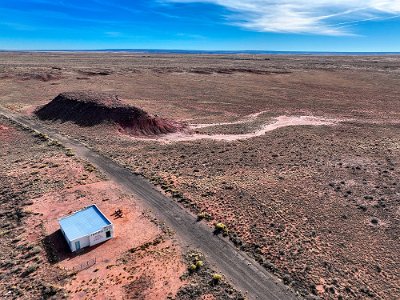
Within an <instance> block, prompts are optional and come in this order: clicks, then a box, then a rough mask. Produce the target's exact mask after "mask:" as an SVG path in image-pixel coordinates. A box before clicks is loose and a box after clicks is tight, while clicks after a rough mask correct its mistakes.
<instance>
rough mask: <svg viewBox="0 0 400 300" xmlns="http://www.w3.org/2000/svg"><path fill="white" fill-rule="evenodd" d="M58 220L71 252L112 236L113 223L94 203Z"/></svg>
mask: <svg viewBox="0 0 400 300" xmlns="http://www.w3.org/2000/svg"><path fill="white" fill-rule="evenodd" d="M58 222H59V224H60V228H61V232H62V234H63V235H64V237H65V239H66V241H67V243H68V245H69V248H70V249H71V251H72V252H75V251H77V250H79V249H82V248H85V247H89V246H94V245H96V244H98V243H101V242H104V241H106V240H109V239H111V238H112V237H113V236H114V228H113V224H112V223H111V222H110V220H108V219H107V217H106V216H105V215H104V214H103V213H102V212H101V211H100V209H99V208H98V207H97V206H96V205H95V204H93V205H90V206H88V207H85V208H83V209H81V210H78V211H76V212H74V213H73V214H71V215H69V216H66V217H63V218H61V219H59V220H58Z"/></svg>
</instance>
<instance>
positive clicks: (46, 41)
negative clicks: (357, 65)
mask: <svg viewBox="0 0 400 300" xmlns="http://www.w3.org/2000/svg"><path fill="white" fill-rule="evenodd" d="M399 16H400V0H320V1H309V0H114V1H111V0H0V49H8V50H10V49H15V50H41V49H54V50H61V49H62V50H69V49H71V50H73V49H87V50H90V49H121V48H122V49H186V50H277V51H356V52H357V51H372V52H377V51H385V52H395V51H396V52H398V51H400V17H399Z"/></svg>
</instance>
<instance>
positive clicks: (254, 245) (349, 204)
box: [0, 52, 400, 299]
mask: <svg viewBox="0 0 400 300" xmlns="http://www.w3.org/2000/svg"><path fill="white" fill-rule="evenodd" d="M75 91H94V92H102V93H110V94H116V95H118V97H119V98H120V99H121V101H123V103H125V104H127V105H132V106H135V107H139V108H141V109H143V110H144V111H146V112H147V113H149V114H151V115H154V116H157V117H160V118H165V119H169V120H173V121H174V122H175V121H176V122H179V123H180V124H184V127H185V128H186V129H185V130H183V131H178V132H175V133H169V134H161V135H155V134H152V135H143V134H142V135H135V134H129V133H127V132H125V131H124V130H121V128H120V127H118V126H117V125H115V124H111V123H107V122H103V123H99V124H91V125H90V126H88V125H87V124H86V125H85V124H81V123H79V122H76V120H75V119H71V118H68V117H65V118H62V117H59V118H56V119H52V120H44V119H40V118H38V116H37V114H35V112H36V111H37V110H38V109H40V107H42V106H44V105H46V104H48V103H49V102H50V101H51V100H52V99H54V98H55V97H57V95H59V94H60V93H65V92H75ZM399 95H400V57H398V56H300V55H299V56H284V55H274V56H268V55H174V54H163V55H159V54H143V53H142V54H139V53H61V52H51V53H29V52H25V53H22V52H21V53H12V52H4V53H0V105H1V107H3V108H4V109H6V110H8V111H10V112H12V113H15V114H19V115H22V116H24V117H25V118H27V119H28V120H33V121H34V122H38V123H40V124H41V126H43V127H44V128H48V129H50V130H52V131H54V132H57V133H59V134H61V135H64V136H68V137H70V138H72V139H75V140H78V141H81V142H83V143H84V144H86V145H88V147H90V148H91V149H93V150H95V151H96V152H98V153H100V154H102V155H104V156H107V157H109V158H111V159H112V160H114V161H115V162H117V163H119V164H120V165H122V166H125V167H126V168H127V169H129V170H131V171H132V172H134V173H135V174H139V175H141V176H143V177H144V178H147V179H148V180H150V181H151V182H152V183H154V184H155V185H157V187H158V188H159V189H160V191H162V192H163V193H165V194H166V195H168V196H170V197H171V198H173V199H174V200H175V201H176V202H177V203H179V204H180V205H182V207H184V209H185V210H187V212H188V213H191V214H194V215H198V216H199V219H202V220H201V222H208V224H209V225H210V226H214V224H215V223H216V222H221V223H223V224H225V225H226V228H227V229H228V233H227V235H228V236H227V237H226V238H227V239H230V240H231V241H232V242H233V243H234V244H235V246H236V247H237V248H238V249H240V250H241V251H245V252H246V253H248V254H249V255H251V256H252V257H254V259H255V260H256V261H257V262H258V263H259V264H260V265H262V266H263V267H264V268H266V269H267V270H268V271H269V272H271V273H273V274H274V276H276V277H277V278H278V279H279V280H281V281H282V282H283V283H284V284H285V285H287V286H288V287H289V288H290V289H292V290H293V291H295V292H297V294H298V295H299V297H303V298H306V299H307V298H309V299H369V298H371V299H398V298H400V276H399V274H400V255H399V248H400V240H399V235H400V182H399V178H400V167H399V164H400V121H399V120H400V97H399ZM0 139H1V140H0V142H1V143H0V155H1V161H0V164H1V170H0V176H1V183H0V184H1V191H0V196H1V203H0V207H1V211H0V213H1V219H2V227H1V230H0V235H1V249H0V250H1V254H0V255H1V256H0V260H1V261H0V268H1V275H0V276H1V278H0V280H1V286H0V292H1V297H3V296H4V297H5V298H11V299H12V298H26V299H29V298H37V297H61V296H62V297H66V298H77V299H79V298H85V297H86V298H87V299H91V298H93V297H97V298H101V297H104V298H107V299H109V298H116V299H117V298H128V299H167V297H169V298H171V299H175V298H176V299H224V298H226V299H240V298H241V297H242V295H241V293H240V292H238V291H235V290H234V289H233V288H232V287H230V286H229V283H226V286H218V287H216V286H210V285H208V284H207V282H206V283H204V280H203V279H201V278H194V277H191V276H189V275H187V264H188V262H187V261H188V257H190V254H188V253H185V250H184V249H182V248H181V247H180V245H179V241H177V240H176V239H179V237H175V236H174V234H173V233H171V232H170V231H169V230H168V228H164V227H163V226H162V220H155V219H154V218H153V217H152V216H151V212H147V211H146V210H145V209H144V208H143V207H141V206H140V204H137V203H136V202H135V199H134V196H132V195H129V194H126V193H125V192H124V191H123V190H121V189H120V188H119V187H118V186H117V185H116V184H115V183H113V182H110V181H109V180H108V179H107V178H105V177H104V175H102V174H101V172H99V171H98V170H96V169H95V168H93V167H92V166H90V164H88V163H87V162H85V161H83V160H80V159H79V158H77V157H75V156H74V155H73V153H70V152H69V151H68V149H67V150H66V149H64V148H62V147H60V146H59V145H57V143H52V142H51V141H50V142H49V141H48V140H46V139H45V138H44V139H43V137H41V136H40V135H39V136H38V135H37V134H36V136H35V133H32V132H27V131H26V130H23V129H21V128H19V127H18V126H16V125H15V124H14V123H12V122H11V121H10V120H7V119H6V118H3V117H2V118H1V119H0ZM93 202H95V203H98V205H99V207H100V208H101V209H103V210H104V211H105V213H106V214H107V215H108V216H110V218H112V213H113V211H114V210H115V209H118V208H120V209H122V210H123V211H124V212H125V215H124V218H122V219H121V220H115V222H116V224H117V225H118V226H120V228H121V229H123V230H122V231H121V235H120V236H119V237H117V238H116V239H115V240H110V241H108V242H107V243H105V244H104V245H101V246H99V247H96V248H95V249H92V250H90V251H88V252H85V253H83V254H82V255H78V256H73V255H71V254H69V253H64V252H63V250H62V249H61V250H60V249H58V248H60V247H58V246H57V245H55V244H56V240H57V236H56V232H57V223H56V221H57V218H58V217H61V216H62V215H63V214H67V213H68V212H71V211H74V210H76V209H78V208H79V207H81V206H85V205H89V204H90V203H93ZM119 223H120V224H119ZM130 232H134V233H135V234H129V233H130ZM53 240H54V241H55V242H54V243H53V242H52V241H53ZM61 248H62V247H61ZM105 249H106V250H105ZM110 249H113V250H110ZM115 249H118V250H115ZM53 254H54V255H53ZM199 255H201V254H199ZM53 256H55V257H53ZM133 256H134V257H133ZM94 257H102V258H103V259H101V260H98V262H97V263H96V264H95V265H93V266H91V267H90V268H87V269H84V270H82V271H79V272H75V273H73V274H72V275H71V274H70V273H71V272H70V271H71V270H73V269H74V267H75V266H79V265H80V264H82V263H86V262H87V261H90V260H91V259H93V258H94ZM196 260H197V258H196ZM189 261H190V258H189ZM189 266H190V263H189ZM206 267H207V266H205V268H206ZM210 272H211V271H210ZM208 275H209V274H205V275H204V276H205V277H206V276H208ZM196 276H197V275H196ZM198 277H201V276H198ZM224 284H225V283H224ZM110 285H111V286H112V288H108V286H110ZM105 287H107V288H105ZM196 288H197V289H198V290H200V291H196V292H194V290H195V289H196ZM189 291H190V292H189ZM227 291H229V292H227Z"/></svg>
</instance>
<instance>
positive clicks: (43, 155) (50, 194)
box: [0, 124, 187, 300]
mask: <svg viewBox="0 0 400 300" xmlns="http://www.w3.org/2000/svg"><path fill="white" fill-rule="evenodd" d="M0 139H1V146H0V150H1V154H2V155H4V154H5V153H8V156H7V157H6V159H5V160H4V161H3V163H5V164H4V165H3V167H2V172H1V174H0V175H1V178H2V179H3V180H7V181H6V182H4V183H5V184H6V183H7V182H9V185H10V186H11V187H12V188H14V187H15V193H17V194H21V193H26V195H28V197H27V198H24V202H23V203H25V204H22V205H24V206H23V214H27V216H26V217H25V218H24V219H23V223H21V222H19V224H20V225H19V226H23V227H21V230H22V231H21V230H20V231H17V230H15V234H18V235H19V237H18V238H16V237H14V239H13V240H11V239H10V240H9V238H8V237H7V236H6V237H5V239H6V240H2V247H7V245H8V241H9V242H10V245H9V246H10V247H15V246H17V245H13V241H14V243H15V241H17V240H18V241H21V242H18V243H23V244H21V245H18V247H17V248H14V249H13V250H11V251H10V250H8V249H7V250H6V248H2V251H4V252H3V256H6V255H12V253H18V251H19V250H18V249H20V248H19V247H22V245H25V244H28V245H34V246H29V248H28V249H39V250H35V251H36V252H35V255H38V256H35V257H34V260H35V261H43V260H46V253H44V250H43V249H42V246H41V245H42V243H43V242H44V243H45V244H46V245H47V250H46V251H47V256H48V257H51V260H50V264H49V263H48V262H44V263H42V264H41V265H40V267H38V268H37V269H36V270H35V272H34V273H33V276H35V278H37V279H38V280H43V282H47V283H42V284H43V285H44V286H45V285H50V284H51V285H52V286H57V289H58V288H60V289H62V292H61V294H60V295H59V296H61V295H62V294H64V295H67V297H68V298H69V299H93V298H96V299H126V298H128V299H131V298H136V296H137V298H140V299H154V300H156V299H164V298H166V297H167V296H169V297H174V296H175V295H176V293H177V292H178V290H179V289H180V288H181V287H182V286H183V285H184V284H185V281H182V280H181V279H180V276H181V275H182V274H184V273H185V271H186V269H187V266H186V263H185V262H184V260H183V254H182V253H181V250H180V247H179V246H178V245H177V243H176V242H175V240H174V239H173V237H172V235H171V233H169V232H168V230H167V229H166V228H163V227H162V226H159V225H158V223H157V220H155V219H154V218H153V217H152V216H151V214H150V213H148V212H146V211H144V210H143V209H142V208H141V207H139V206H138V205H137V204H136V203H135V199H133V198H132V197H131V196H128V195H127V194H126V193H124V192H122V191H121V190H120V189H119V188H118V187H117V186H116V185H115V184H113V183H111V182H110V181H105V180H104V179H102V178H101V176H100V175H99V174H98V172H97V171H96V170H95V169H93V167H92V166H90V165H87V164H86V165H85V163H84V162H82V161H79V160H78V159H75V158H74V157H68V156H66V155H65V154H64V153H63V152H62V150H57V148H55V149H52V148H51V147H49V146H48V145H47V142H43V141H42V142H38V141H39V140H35V139H34V138H32V137H30V134H29V133H26V132H21V131H19V130H16V129H14V128H12V127H10V125H3V124H2V125H1V130H0ZM21 141H23V142H22V143H21ZM20 147H22V148H20ZM24 147H29V148H27V149H30V151H25V152H24ZM46 147H48V148H46ZM10 149H12V150H13V153H14V154H13V155H10V153H11V152H9V150H10ZM23 152H24V153H23ZM22 153H23V154H22ZM9 160H11V161H14V163H11V161H9ZM99 176H100V177H99ZM10 180H11V181H10ZM14 180H15V182H14ZM17 182H18V184H21V183H23V184H24V185H25V184H26V185H25V188H26V187H28V188H30V187H31V188H32V189H33V191H35V192H34V193H36V195H30V193H31V192H30V191H28V192H26V191H24V189H23V188H21V187H19V188H18V185H17V184H16V183H17ZM53 185H55V186H54V187H52V186H53ZM10 186H8V187H7V188H8V189H10ZM7 188H6V189H7ZM5 191H6V190H5ZM5 191H4V190H3V191H2V201H4V202H2V203H7V202H5V201H6V198H4V197H5V196H4V195H5V194H4V193H5ZM13 198H15V196H14V197H12V198H10V199H13ZM91 204H96V205H98V207H99V208H100V209H101V210H102V211H103V213H105V214H106V215H107V217H108V218H109V219H110V220H111V221H112V222H113V224H114V231H115V238H113V239H111V240H109V241H107V242H105V243H102V244H99V245H96V246H95V247H90V248H85V249H82V251H80V252H79V253H71V252H70V251H69V248H68V245H67V244H66V242H65V240H64V238H63V236H62V234H61V232H60V230H59V224H58V219H59V218H60V217H62V216H65V215H68V214H70V213H71V212H73V211H76V210H79V209H81V208H83V207H85V206H88V205H91ZM10 205H11V206H16V204H15V203H14V204H12V203H11V202H10ZM117 209H121V210H122V211H123V216H122V217H121V218H116V217H115V216H114V215H113V213H114V212H115V210H117ZM6 212H7V210H6V207H4V205H3V206H2V208H1V213H2V215H3V214H4V213H6ZM0 233H1V234H2V235H3V234H4V232H3V231H2V232H0ZM2 239H3V237H2ZM24 247H25V246H24ZM11 249H12V248H11ZM22 249H23V248H22ZM25 254H26V252H25ZM32 256H33V255H32ZM19 257H21V258H20V259H21V264H22V263H25V264H26V265H27V266H29V263H31V265H32V262H24V261H23V260H22V259H23V257H24V253H22V254H21V255H20V256H19ZM26 257H27V258H31V256H27V255H26ZM14 260H15V259H14ZM93 260H95V263H94V264H93V263H92V262H93ZM4 261H7V260H4V257H2V259H1V262H2V267H3V265H4ZM15 261H16V260H15ZM88 264H89V265H90V267H88V268H86V265H88ZM21 272H22V271H21ZM1 274H2V286H3V287H4V288H5V289H6V292H5V294H2V295H3V296H4V295H7V297H14V296H15V294H14V293H21V294H20V296H21V295H23V294H25V293H27V294H25V295H26V297H27V298H30V297H31V296H32V297H36V296H33V295H34V294H31V296H29V293H33V292H32V288H30V287H29V281H28V283H27V285H24V282H25V280H24V281H22V280H21V279H18V277H17V278H16V279H12V278H11V277H5V276H11V275H9V274H8V273H7V272H6V269H5V270H3V269H2V270H1ZM12 274H15V275H18V272H17V271H16V272H15V273H12ZM51 274H56V275H54V276H55V278H62V279H59V281H58V282H57V281H55V282H54V280H55V278H54V276H53V275H51ZM57 274H58V275H57ZM63 274H64V275H63ZM21 276H22V275H21ZM65 276H66V277H65ZM4 278H8V283H9V284H10V285H13V280H17V281H16V282H15V283H14V288H13V289H11V290H8V291H7V285H6V284H5V282H3V280H4ZM26 279H27V280H29V277H28V278H26ZM15 284H16V285H15ZM17 286H18V287H19V286H20V288H17ZM23 289H26V291H23ZM2 291H3V289H0V292H2ZM22 293H23V294H22ZM132 295H136V296H135V297H132ZM3 296H2V297H3ZM7 297H6V298H7ZM22 298H24V297H22Z"/></svg>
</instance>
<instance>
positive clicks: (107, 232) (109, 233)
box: [106, 231, 111, 239]
mask: <svg viewBox="0 0 400 300" xmlns="http://www.w3.org/2000/svg"><path fill="white" fill-rule="evenodd" d="M110 237H111V231H106V238H107V239H109V238H110Z"/></svg>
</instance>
